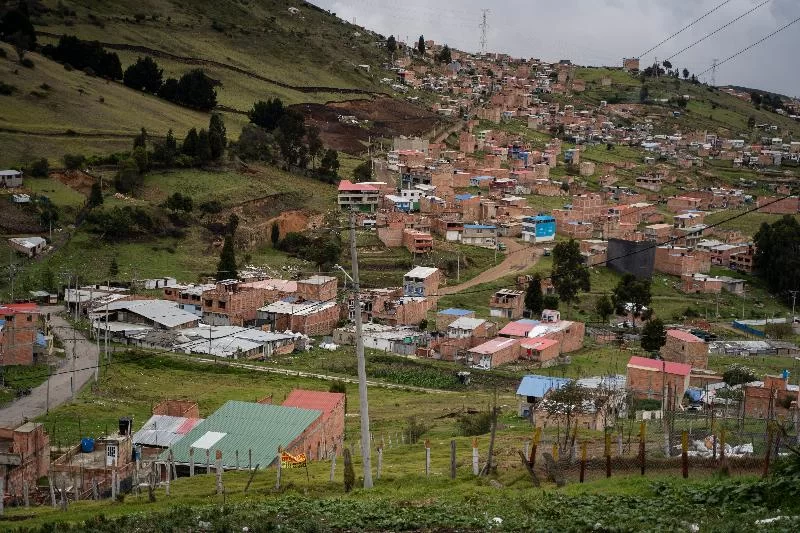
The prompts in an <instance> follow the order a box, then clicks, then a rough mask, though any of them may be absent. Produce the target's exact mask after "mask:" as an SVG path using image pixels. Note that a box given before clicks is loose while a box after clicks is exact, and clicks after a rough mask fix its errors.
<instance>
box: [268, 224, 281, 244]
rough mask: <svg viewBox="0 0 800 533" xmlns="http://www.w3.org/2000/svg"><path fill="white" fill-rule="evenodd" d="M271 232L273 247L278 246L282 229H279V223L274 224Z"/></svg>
mask: <svg viewBox="0 0 800 533" xmlns="http://www.w3.org/2000/svg"><path fill="white" fill-rule="evenodd" d="M270 231H271V235H270V240H271V241H272V246H275V245H276V244H278V241H279V240H281V229H280V228H279V227H278V223H277V222H273V223H272V228H271V230H270Z"/></svg>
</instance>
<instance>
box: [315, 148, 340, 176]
mask: <svg viewBox="0 0 800 533" xmlns="http://www.w3.org/2000/svg"><path fill="white" fill-rule="evenodd" d="M319 171H320V173H321V174H322V175H323V176H326V177H327V178H328V179H329V181H333V180H334V178H336V176H337V174H338V172H339V153H338V152H337V151H336V150H333V149H328V150H326V151H325V155H323V156H322V161H320V163H319Z"/></svg>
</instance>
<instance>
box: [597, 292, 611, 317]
mask: <svg viewBox="0 0 800 533" xmlns="http://www.w3.org/2000/svg"><path fill="white" fill-rule="evenodd" d="M594 310H595V312H596V313H597V316H599V317H600V321H601V322H602V323H604V324H605V323H606V322H608V317H610V316H611V314H612V313H613V312H614V304H613V303H611V298H609V297H608V294H604V295H602V296H601V297H600V299H598V300H597V303H596V304H595V306H594Z"/></svg>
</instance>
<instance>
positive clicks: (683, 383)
mask: <svg viewBox="0 0 800 533" xmlns="http://www.w3.org/2000/svg"><path fill="white" fill-rule="evenodd" d="M662 375H663V374H662V372H661V371H660V370H643V369H640V368H631V367H628V384H627V386H628V389H629V390H631V391H632V392H633V394H634V395H635V396H636V398H640V399H645V398H652V399H655V400H660V399H661V397H662V391H663V387H664V383H666V386H667V387H672V388H674V389H675V394H676V395H677V397H678V398H683V394H684V393H685V392H686V389H687V388H688V386H689V376H679V375H677V374H667V375H666V378H663V377H662Z"/></svg>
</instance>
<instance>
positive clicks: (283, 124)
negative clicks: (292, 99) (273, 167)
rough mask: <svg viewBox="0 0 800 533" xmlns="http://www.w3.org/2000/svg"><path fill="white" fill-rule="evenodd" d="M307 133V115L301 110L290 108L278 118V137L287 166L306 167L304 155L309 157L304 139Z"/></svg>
mask: <svg viewBox="0 0 800 533" xmlns="http://www.w3.org/2000/svg"><path fill="white" fill-rule="evenodd" d="M305 134H306V127H305V117H303V114H302V113H300V112H299V111H295V110H294V109H290V110H288V111H286V112H285V113H284V114H283V115H282V116H281V118H280V119H279V120H278V132H277V134H276V139H277V141H278V147H279V148H280V152H281V157H282V158H283V161H284V163H286V165H287V166H299V167H301V168H302V167H304V165H303V157H304V156H306V157H307V149H306V148H305V146H304V145H303V142H302V141H303V137H305Z"/></svg>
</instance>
